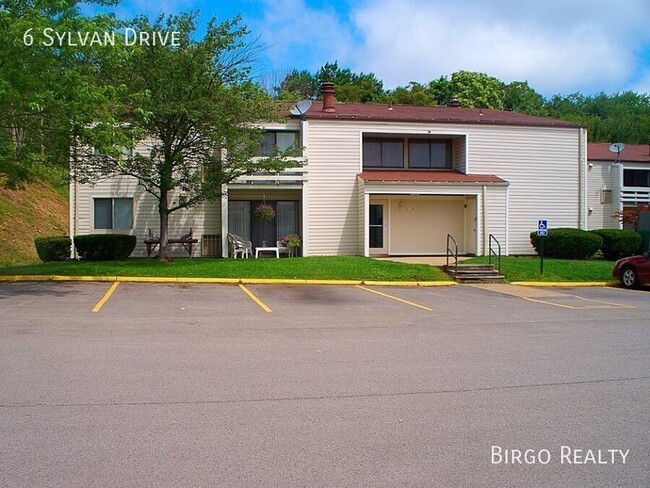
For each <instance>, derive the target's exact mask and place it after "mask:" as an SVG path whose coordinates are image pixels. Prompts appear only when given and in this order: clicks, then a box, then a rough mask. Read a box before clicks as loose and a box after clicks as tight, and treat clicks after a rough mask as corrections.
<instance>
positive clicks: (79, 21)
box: [0, 0, 119, 186]
mask: <svg viewBox="0 0 650 488" xmlns="http://www.w3.org/2000/svg"><path fill="white" fill-rule="evenodd" d="M79 3H80V2H78V1H75V0H70V1H66V2H61V1H56V0H39V1H37V0H3V2H2V9H0V44H1V45H2V49H1V50H0V185H3V184H4V185H7V186H17V185H20V184H21V182H23V181H25V180H28V179H30V178H31V177H32V176H33V174H34V172H35V171H36V170H37V168H38V167H39V166H42V165H50V166H58V167H60V168H66V167H67V164H68V157H69V151H70V146H71V140H72V138H71V134H73V133H75V132H76V133H77V136H78V138H85V137H87V136H91V135H97V132H98V131H100V130H101V127H102V126H101V125H94V126H93V127H90V126H89V125H88V122H89V121H91V120H94V121H101V120H103V121H108V119H111V118H112V117H113V109H112V107H113V101H114V100H113V95H114V94H115V90H114V89H113V88H112V87H108V86H106V85H105V84H104V82H103V80H102V79H101V76H100V73H99V66H100V65H101V64H103V63H102V62H100V60H101V59H102V58H105V57H110V56H113V55H115V52H114V51H115V49H119V48H110V49H106V48H103V47H99V46H96V45H95V46H80V45H76V46H72V45H69V44H70V43H67V42H62V43H60V44H59V43H56V44H55V45H53V46H48V45H45V44H46V43H47V42H49V40H48V39H46V38H44V35H43V31H44V29H46V28H49V29H52V31H51V32H77V31H79V32H94V31H99V32H101V31H106V32H109V31H112V30H113V29H115V28H117V27H118V26H119V23H118V22H117V21H116V20H115V19H114V18H113V17H111V16H106V15H98V16H95V17H83V16H82V15H81V14H80V12H79V9H78V4H79ZM92 3H97V4H102V5H110V4H113V3H116V2H114V1H110V0H108V1H107V0H97V1H95V2H92ZM46 41H47V42H46ZM79 127H83V130H77V128H79Z"/></svg>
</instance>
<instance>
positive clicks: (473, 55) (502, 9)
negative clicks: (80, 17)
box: [86, 0, 650, 96]
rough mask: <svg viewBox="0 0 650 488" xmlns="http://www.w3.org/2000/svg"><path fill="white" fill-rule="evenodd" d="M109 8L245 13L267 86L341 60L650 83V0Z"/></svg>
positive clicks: (564, 82)
mask: <svg viewBox="0 0 650 488" xmlns="http://www.w3.org/2000/svg"><path fill="white" fill-rule="evenodd" d="M111 10H112V11H114V12H115V13H116V14H117V15H118V16H119V17H121V18H129V17H131V16H134V15H136V14H145V15H149V16H155V15H157V14H158V13H160V12H165V13H178V12H181V11H187V10H199V11H200V12H201V19H202V20H203V22H205V21H206V20H207V19H208V18H210V17H213V16H216V17H217V18H218V19H220V20H225V19H228V18H232V17H234V16H235V15H237V14H241V16H242V18H243V21H244V23H245V24H246V25H248V27H249V28H250V29H251V31H252V33H253V35H254V36H259V37H260V38H261V41H262V42H263V43H264V44H265V45H266V49H265V50H264V51H263V53H262V54H261V55H260V59H259V61H260V63H259V65H258V66H257V68H256V76H258V77H259V78H260V80H261V81H263V82H264V83H267V84H273V83H274V82H275V81H276V80H278V79H282V78H283V77H284V75H286V73H287V72H288V71H289V70H290V69H292V68H297V69H307V70H310V71H315V70H317V69H318V68H319V67H320V66H322V65H323V64H324V63H326V62H331V61H338V62H339V66H341V67H345V68H350V69H352V70H353V71H356V72H361V71H362V72H373V73H375V74H376V75H377V77H378V78H379V79H381V80H383V82H384V87H386V88H394V87H395V86H398V85H406V84H407V83H408V82H410V81H417V82H421V83H426V82H428V81H430V80H432V79H435V78H438V77H440V76H443V75H445V76H446V75H450V74H451V73H453V72H455V71H458V70H461V69H462V70H469V71H480V72H485V73H488V74H490V75H492V76H496V77H497V78H499V79H501V80H503V81H505V82H510V81H515V80H516V81H528V82H529V84H530V85H531V86H532V87H533V88H535V89H536V90H537V91H539V92H541V93H542V94H543V95H545V96H551V95H553V94H557V93H561V94H569V93H573V92H576V91H580V92H582V93H585V94H592V93H596V92H600V91H604V92H606V93H614V92H619V91H624V90H635V91H638V92H644V93H650V1H648V0H543V1H522V0H360V1H355V0H336V1H327V0H326V1H314V0H216V1H214V0H213V1H209V0H199V1H192V0H123V1H122V2H121V3H120V4H119V5H118V6H116V7H112V8H111ZM86 12H89V10H86Z"/></svg>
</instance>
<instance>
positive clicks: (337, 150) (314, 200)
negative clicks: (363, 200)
mask: <svg viewBox="0 0 650 488" xmlns="http://www.w3.org/2000/svg"><path fill="white" fill-rule="evenodd" d="M360 158H361V132H360V130H359V128H358V127H355V126H354V125H350V124H347V123H338V122H332V121H318V122H313V121H311V122H310V123H309V176H308V178H309V205H308V215H307V218H306V219H305V222H306V223H307V225H308V226H309V231H308V239H309V244H308V245H309V254H310V255H312V256H313V255H355V254H357V253H358V252H359V248H360V247H362V246H363V243H360V242H359V226H360V222H359V208H358V205H359V198H358V196H357V189H356V180H357V178H356V176H357V174H358V173H359V172H360V168H361V159H360ZM361 225H362V224H361Z"/></svg>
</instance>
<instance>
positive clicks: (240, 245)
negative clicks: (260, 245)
mask: <svg viewBox="0 0 650 488" xmlns="http://www.w3.org/2000/svg"><path fill="white" fill-rule="evenodd" d="M228 247H229V249H230V253H231V254H232V257H233V258H235V259H237V255H239V256H240V257H241V258H242V259H243V258H249V257H251V256H252V255H253V243H252V242H251V241H247V240H244V239H243V238H241V237H240V236H238V235H237V234H230V233H228Z"/></svg>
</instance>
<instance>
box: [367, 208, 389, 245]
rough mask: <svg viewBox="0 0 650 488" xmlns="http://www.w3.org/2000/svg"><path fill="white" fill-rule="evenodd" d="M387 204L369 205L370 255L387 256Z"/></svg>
mask: <svg viewBox="0 0 650 488" xmlns="http://www.w3.org/2000/svg"><path fill="white" fill-rule="evenodd" d="M387 212H388V202H387V201H384V200H382V201H374V202H371V203H370V208H369V212H368V227H369V228H368V239H369V243H368V244H369V246H368V247H369V248H370V255H371V256H376V255H381V254H388V232H387V228H388V214H387Z"/></svg>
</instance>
